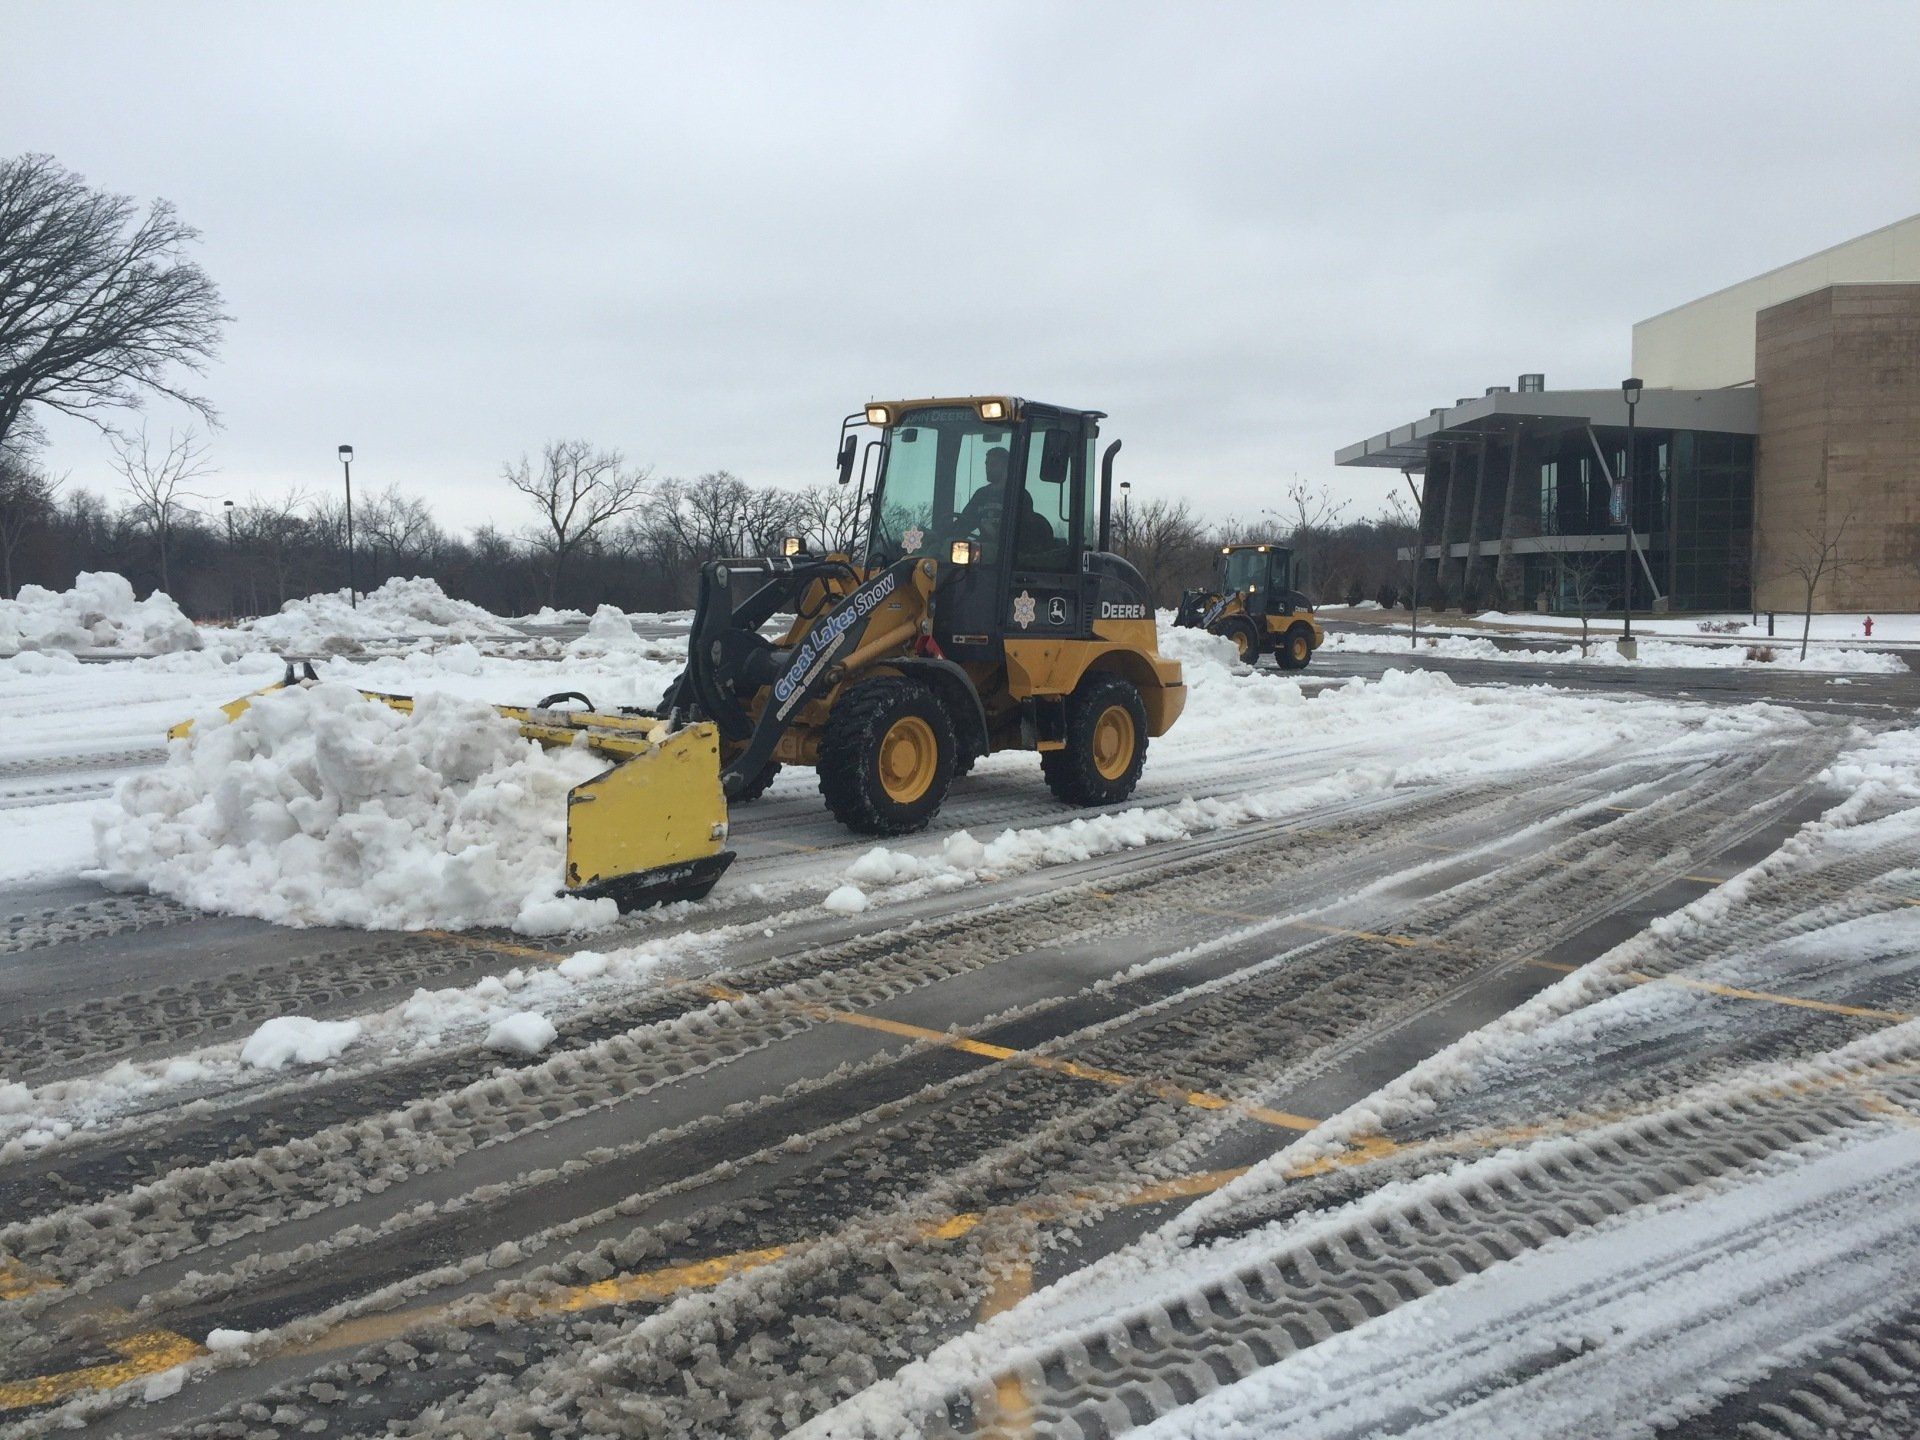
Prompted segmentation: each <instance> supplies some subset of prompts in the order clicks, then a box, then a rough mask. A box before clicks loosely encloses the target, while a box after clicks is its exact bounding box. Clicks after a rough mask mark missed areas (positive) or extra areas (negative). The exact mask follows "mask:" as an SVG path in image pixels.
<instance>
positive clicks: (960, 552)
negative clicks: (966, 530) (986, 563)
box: [947, 540, 973, 565]
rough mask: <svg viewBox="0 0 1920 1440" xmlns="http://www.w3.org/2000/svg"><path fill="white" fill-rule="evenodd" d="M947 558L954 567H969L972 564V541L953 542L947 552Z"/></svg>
mask: <svg viewBox="0 0 1920 1440" xmlns="http://www.w3.org/2000/svg"><path fill="white" fill-rule="evenodd" d="M947 558H948V559H949V560H951V561H953V563H954V564H956V565H971V564H972V563H973V541H971V540H956V541H954V542H953V549H952V550H950V551H949V552H948V554H947Z"/></svg>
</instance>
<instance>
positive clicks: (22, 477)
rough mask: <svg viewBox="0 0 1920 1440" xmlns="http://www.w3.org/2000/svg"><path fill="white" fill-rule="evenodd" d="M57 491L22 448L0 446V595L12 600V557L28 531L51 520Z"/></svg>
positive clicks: (54, 485)
mask: <svg viewBox="0 0 1920 1440" xmlns="http://www.w3.org/2000/svg"><path fill="white" fill-rule="evenodd" d="M14 433H15V435H16V436H18V435H20V434H21V433H22V432H21V431H19V430H16V431H15V432H14ZM59 488H60V482H59V481H58V480H55V479H54V478H53V477H52V476H50V475H48V474H47V472H46V471H45V470H43V469H41V468H40V466H39V464H38V463H37V462H36V461H35V459H34V457H33V455H32V453H31V452H30V451H29V450H28V449H27V448H26V447H25V446H20V445H9V444H4V443H0V596H4V597H5V598H7V599H9V600H10V599H12V598H13V596H14V593H15V590H16V586H15V585H14V581H13V557H14V555H15V553H16V552H18V550H19V549H20V542H21V541H22V540H24V539H26V537H27V534H28V532H30V531H33V530H37V529H39V528H40V527H41V526H43V525H45V524H46V523H47V521H48V520H50V519H52V518H53V513H54V510H53V497H54V495H55V493H56V492H57V491H58V490H59Z"/></svg>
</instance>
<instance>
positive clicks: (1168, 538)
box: [1116, 495, 1217, 604]
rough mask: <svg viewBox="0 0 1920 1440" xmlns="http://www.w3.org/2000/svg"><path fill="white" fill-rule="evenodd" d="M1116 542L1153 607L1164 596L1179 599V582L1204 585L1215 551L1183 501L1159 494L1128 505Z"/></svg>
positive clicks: (1181, 587)
mask: <svg viewBox="0 0 1920 1440" xmlns="http://www.w3.org/2000/svg"><path fill="white" fill-rule="evenodd" d="M1116 540H1117V543H1118V545H1119V553H1120V554H1121V556H1122V557H1123V558H1125V559H1127V560H1130V561H1132V562H1133V567H1134V568H1135V569H1136V570H1138V571H1139V572H1140V576H1141V578H1142V579H1144V580H1145V581H1146V582H1147V592H1148V594H1149V595H1151V596H1152V597H1153V599H1154V601H1155V603H1156V604H1157V603H1158V602H1159V601H1160V599H1161V598H1162V597H1165V596H1171V597H1174V598H1178V596H1179V594H1180V591H1181V589H1183V588H1184V587H1183V586H1182V585H1181V581H1182V580H1187V579H1191V580H1193V581H1194V583H1196V584H1199V583H1203V582H1204V580H1205V577H1206V576H1207V575H1208V574H1209V573H1210V571H1211V566H1212V561H1213V556H1214V553H1215V550H1216V548H1217V547H1215V545H1214V544H1213V542H1212V540H1211V538H1210V537H1209V536H1208V535H1207V534H1206V531H1205V529H1204V528H1203V527H1202V526H1201V524H1200V522H1199V521H1198V520H1197V519H1195V518H1194V514H1193V510H1192V507H1191V506H1189V505H1188V504H1187V502H1186V501H1185V500H1179V501H1172V500H1168V499H1167V498H1166V497H1165V496H1158V495H1156V496H1155V497H1154V498H1153V499H1151V500H1149V501H1147V502H1146V503H1144V504H1140V505H1128V506H1127V523H1126V526H1125V529H1124V531H1122V532H1121V533H1120V534H1119V535H1118V536H1117V537H1116Z"/></svg>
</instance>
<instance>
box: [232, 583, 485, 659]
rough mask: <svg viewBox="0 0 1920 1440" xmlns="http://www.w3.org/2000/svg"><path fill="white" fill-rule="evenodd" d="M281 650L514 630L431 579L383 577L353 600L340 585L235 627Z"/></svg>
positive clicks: (324, 650)
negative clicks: (456, 597) (381, 582)
mask: <svg viewBox="0 0 1920 1440" xmlns="http://www.w3.org/2000/svg"><path fill="white" fill-rule="evenodd" d="M239 628H240V630H241V632H242V633H243V634H246V635H251V636H253V637H255V638H257V639H259V640H262V641H264V642H266V643H267V644H269V645H271V646H272V647H273V648H274V649H276V650H280V651H283V652H295V653H299V654H312V655H341V654H352V653H354V652H355V651H358V650H361V649H363V648H364V647H365V646H366V645H367V644H369V643H371V642H378V641H393V640H407V639H432V640H449V639H451V640H475V639H483V638H485V637H488V636H494V635H512V634H515V633H517V632H515V630H514V628H513V626H512V625H510V624H509V623H508V622H507V621H505V620H503V619H501V618H500V617H499V616H498V615H495V614H494V613H493V612H492V611H491V610H487V609H484V608H482V607H481V606H479V605H475V604H472V603H470V602H469V601H466V600H455V599H453V598H452V597H450V596H449V595H448V594H447V593H446V592H445V591H444V590H442V589H441V588H440V587H439V585H438V584H436V583H435V582H434V581H432V580H424V579H400V578H396V579H393V580H389V581H387V583H386V584H384V585H382V586H381V587H380V588H379V589H377V590H370V591H368V592H367V593H366V594H365V595H362V596H361V597H360V603H359V604H358V605H357V606H356V605H354V604H352V603H351V602H350V601H349V599H348V596H347V592H346V591H344V590H335V591H332V592H330V593H328V594H324V595H308V596H306V597H305V598H303V599H300V600H289V601H288V602H287V603H286V604H285V605H283V606H281V607H280V613H279V614H277V615H263V616H261V617H260V618H259V619H258V620H249V621H248V622H247V623H246V624H245V625H242V626H240V627H239Z"/></svg>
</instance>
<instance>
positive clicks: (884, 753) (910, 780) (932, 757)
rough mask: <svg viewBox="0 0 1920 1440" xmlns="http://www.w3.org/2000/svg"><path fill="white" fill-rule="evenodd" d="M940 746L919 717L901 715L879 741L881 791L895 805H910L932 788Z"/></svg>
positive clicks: (930, 729)
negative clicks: (883, 791)
mask: <svg viewBox="0 0 1920 1440" xmlns="http://www.w3.org/2000/svg"><path fill="white" fill-rule="evenodd" d="M939 758H940V744H939V742H938V741H937V740H935V739H934V738H933V727H932V726H931V725H929V724H928V723H927V722H926V721H924V720H922V719H921V718H920V717H919V716H918V715H902V716H901V717H900V718H899V719H898V720H896V721H894V722H893V724H892V725H890V726H888V727H887V733H886V734H885V735H883V736H881V737H880V788H881V789H883V790H885V791H886V792H887V798H888V799H889V800H891V801H893V803H894V804H896V805H911V804H912V803H913V802H914V801H916V800H918V799H919V798H920V797H921V796H922V795H925V794H926V793H927V790H928V788H929V787H930V786H931V785H932V784H933V772H934V770H935V768H936V767H937V764H938V761H939Z"/></svg>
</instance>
